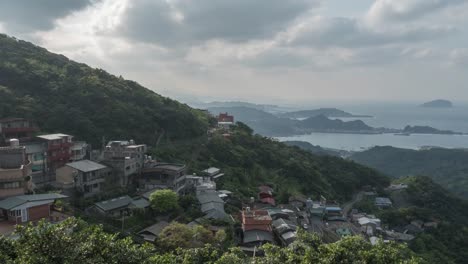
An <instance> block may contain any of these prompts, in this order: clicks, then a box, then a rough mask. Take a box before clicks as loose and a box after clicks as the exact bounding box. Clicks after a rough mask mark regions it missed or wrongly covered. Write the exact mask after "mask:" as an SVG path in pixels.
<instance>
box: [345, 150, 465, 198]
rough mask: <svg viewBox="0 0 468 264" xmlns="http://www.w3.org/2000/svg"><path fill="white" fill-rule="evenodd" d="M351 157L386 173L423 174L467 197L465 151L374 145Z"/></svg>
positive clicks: (395, 174) (399, 175)
mask: <svg viewBox="0 0 468 264" xmlns="http://www.w3.org/2000/svg"><path fill="white" fill-rule="evenodd" d="M351 159H352V160H354V161H356V162H358V163H360V164H363V165H366V166H369V167H371V168H374V169H377V170H379V171H381V172H383V173H385V174H387V175H389V176H393V177H402V176H408V175H426V176H429V177H431V178H432V179H433V180H434V181H435V182H437V183H439V184H441V185H442V186H443V187H445V188H446V189H448V190H450V191H451V192H453V193H454V194H456V195H458V196H460V197H463V198H468V151H466V150H462V149H443V148H432V149H426V150H411V149H400V148H393V147H375V148H372V149H370V150H367V151H364V152H358V153H356V154H354V155H353V156H352V157H351Z"/></svg>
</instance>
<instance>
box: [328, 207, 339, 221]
mask: <svg viewBox="0 0 468 264" xmlns="http://www.w3.org/2000/svg"><path fill="white" fill-rule="evenodd" d="M325 215H326V217H327V219H328V220H333V219H337V218H340V217H341V218H342V217H343V210H342V209H341V207H339V206H336V205H329V206H326V207H325Z"/></svg>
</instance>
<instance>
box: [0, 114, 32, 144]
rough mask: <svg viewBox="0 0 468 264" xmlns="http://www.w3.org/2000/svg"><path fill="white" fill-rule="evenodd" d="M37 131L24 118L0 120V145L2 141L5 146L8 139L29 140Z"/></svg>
mask: <svg viewBox="0 0 468 264" xmlns="http://www.w3.org/2000/svg"><path fill="white" fill-rule="evenodd" d="M38 130H39V129H38V128H37V127H36V126H35V125H34V124H33V123H32V122H31V121H29V120H27V119H24V118H5V119H0V143H1V142H2V141H3V143H4V144H7V143H8V142H9V140H10V139H18V140H20V141H28V140H31V139H32V138H33V135H34V133H36V132H37V131H38Z"/></svg>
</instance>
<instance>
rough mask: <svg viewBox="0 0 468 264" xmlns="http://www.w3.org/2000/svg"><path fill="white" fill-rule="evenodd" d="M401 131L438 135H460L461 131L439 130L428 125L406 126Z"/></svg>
mask: <svg viewBox="0 0 468 264" xmlns="http://www.w3.org/2000/svg"><path fill="white" fill-rule="evenodd" d="M403 133H407V134H440V135H462V134H463V133H460V132H454V131H451V130H439V129H437V128H433V127H430V126H406V127H405V128H404V129H403Z"/></svg>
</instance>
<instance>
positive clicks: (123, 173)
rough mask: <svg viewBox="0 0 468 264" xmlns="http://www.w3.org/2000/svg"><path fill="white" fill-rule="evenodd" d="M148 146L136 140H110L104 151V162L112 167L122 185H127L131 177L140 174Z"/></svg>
mask: <svg viewBox="0 0 468 264" xmlns="http://www.w3.org/2000/svg"><path fill="white" fill-rule="evenodd" d="M146 151H147V146H146V145H145V144H140V145H137V144H135V141H133V140H129V141H110V142H109V143H108V144H107V145H106V147H105V148H104V151H103V157H102V161H101V162H102V163H103V164H106V165H107V166H109V167H111V168H112V169H113V171H114V175H115V177H116V178H117V179H118V183H119V184H120V186H127V185H128V184H129V182H130V177H132V176H134V175H138V174H140V172H141V170H142V168H143V165H144V162H145V153H146Z"/></svg>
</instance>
